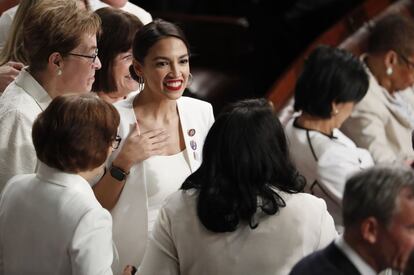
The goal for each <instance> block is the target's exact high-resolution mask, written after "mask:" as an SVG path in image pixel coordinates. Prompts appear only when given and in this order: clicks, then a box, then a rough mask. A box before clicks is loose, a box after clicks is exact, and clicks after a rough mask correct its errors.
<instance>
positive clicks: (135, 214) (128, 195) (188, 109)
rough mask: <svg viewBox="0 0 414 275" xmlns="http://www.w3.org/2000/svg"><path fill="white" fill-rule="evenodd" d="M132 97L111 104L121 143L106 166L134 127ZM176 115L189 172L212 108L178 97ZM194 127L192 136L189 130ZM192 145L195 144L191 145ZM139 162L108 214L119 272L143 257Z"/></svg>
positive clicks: (143, 209) (144, 208) (144, 231)
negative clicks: (115, 109)
mask: <svg viewBox="0 0 414 275" xmlns="http://www.w3.org/2000/svg"><path fill="white" fill-rule="evenodd" d="M133 101H134V98H133V97H131V98H128V99H126V100H125V101H121V102H119V103H117V104H115V107H116V108H117V109H118V112H119V114H120V116H121V123H120V125H119V130H118V134H119V135H120V136H121V137H122V141H121V144H120V146H119V148H118V150H116V151H115V152H114V153H113V155H112V156H111V157H110V158H109V162H108V167H109V166H110V164H111V163H112V160H113V159H114V158H115V157H116V156H117V154H118V153H119V152H120V150H121V148H122V147H123V144H124V142H125V140H126V138H127V137H128V135H129V134H130V132H131V131H132V130H133V129H134V128H135V127H136V122H137V119H136V117H135V113H134V109H133V105H132V104H133ZM177 108H178V114H179V116H180V122H181V128H182V131H183V136H184V140H185V146H186V148H187V150H186V153H187V156H186V157H187V159H188V160H189V164H190V169H191V172H194V171H195V170H197V168H198V167H199V166H200V164H201V158H202V148H203V145H204V140H205V138H206V135H207V133H208V131H209V129H210V127H211V125H212V124H213V122H214V115H213V108H212V107H211V105H210V104H209V103H207V102H204V101H201V100H197V99H193V98H189V97H181V98H180V99H178V100H177ZM192 129H193V130H194V131H195V133H194V135H193V136H191V135H190V130H192ZM194 144H196V147H195V146H194ZM145 179H146V177H145V174H144V169H143V165H142V163H139V164H136V165H134V166H133V167H131V170H130V174H129V175H128V177H127V180H126V183H125V186H124V189H123V190H122V193H121V195H120V197H119V200H118V202H117V204H116V205H115V207H114V208H113V209H112V211H111V214H112V218H113V238H114V242H115V244H116V246H117V249H118V253H119V260H120V266H119V267H118V269H116V270H117V271H118V272H119V271H121V269H122V267H124V266H125V265H127V264H133V265H139V264H140V263H141V260H142V258H143V256H144V252H145V248H146V245H147V239H148V213H147V212H148V208H147V207H148V202H147V201H148V198H147V188H146V182H145Z"/></svg>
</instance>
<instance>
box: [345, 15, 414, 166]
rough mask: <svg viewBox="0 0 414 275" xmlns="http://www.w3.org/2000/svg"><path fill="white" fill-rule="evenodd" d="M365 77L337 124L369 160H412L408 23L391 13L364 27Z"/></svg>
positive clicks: (413, 42) (413, 103)
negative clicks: (359, 96) (364, 86)
mask: <svg viewBox="0 0 414 275" xmlns="http://www.w3.org/2000/svg"><path fill="white" fill-rule="evenodd" d="M361 60H362V61H363V63H364V65H365V70H366V71H367V73H368V75H369V89H368V92H367V94H366V96H365V97H364V98H363V100H361V101H360V102H359V103H358V104H356V105H355V110H354V111H353V112H352V114H351V116H350V117H349V119H348V120H347V121H346V122H345V123H344V125H343V126H342V128H341V129H342V130H343V132H344V133H345V134H346V135H347V136H349V137H350V138H351V139H352V140H353V141H354V142H355V143H356V144H357V145H358V146H360V147H362V148H366V149H367V150H368V151H369V152H370V153H371V155H372V158H373V159H374V161H375V163H391V162H397V163H407V164H411V163H412V162H413V160H414V151H413V150H412V147H411V131H412V130H413V129H414V93H413V88H412V87H413V84H414V21H413V20H412V18H411V17H406V16H402V15H401V14H393V15H389V16H386V17H383V18H382V19H381V20H378V21H377V22H375V24H374V26H373V27H372V28H370V33H369V37H368V46H367V52H366V53H365V54H363V55H362V56H361Z"/></svg>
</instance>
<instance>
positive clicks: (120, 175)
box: [109, 165, 129, 181]
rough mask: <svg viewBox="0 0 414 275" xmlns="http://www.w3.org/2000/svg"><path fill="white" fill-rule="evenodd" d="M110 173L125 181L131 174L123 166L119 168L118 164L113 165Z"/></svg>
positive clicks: (118, 179)
mask: <svg viewBox="0 0 414 275" xmlns="http://www.w3.org/2000/svg"><path fill="white" fill-rule="evenodd" d="M109 173H110V174H111V176H112V177H113V178H114V179H116V180H117V181H124V180H125V179H126V177H127V176H128V175H129V172H125V171H124V170H122V169H121V168H119V167H117V166H113V165H112V166H111V168H110V169H109Z"/></svg>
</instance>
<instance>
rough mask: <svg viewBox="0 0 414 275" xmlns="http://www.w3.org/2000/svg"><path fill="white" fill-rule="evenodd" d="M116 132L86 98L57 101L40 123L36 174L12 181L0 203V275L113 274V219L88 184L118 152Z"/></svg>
mask: <svg viewBox="0 0 414 275" xmlns="http://www.w3.org/2000/svg"><path fill="white" fill-rule="evenodd" d="M118 125H119V114H118V112H117V111H116V109H115V108H114V107H113V106H112V105H111V104H108V103H106V102H104V101H103V100H101V99H99V98H96V97H94V96H92V95H90V94H89V95H70V96H58V97H56V98H55V99H54V100H53V101H52V102H51V103H50V105H49V106H48V107H47V108H46V109H45V111H44V112H42V113H41V114H40V115H39V116H38V118H37V119H36V121H35V122H34V124H33V131H32V136H33V144H34V148H35V150H36V155H37V157H38V159H39V166H38V169H37V172H36V173H35V174H26V175H18V176H15V177H13V178H12V179H11V180H10V181H9V182H8V183H7V185H6V187H5V188H4V190H3V193H2V195H1V198H0V251H1V253H0V274H85V275H86V274H88V275H92V274H96V275H98V274H112V271H111V264H112V261H113V255H114V254H113V244H112V220H111V215H110V214H109V212H108V211H107V210H105V209H104V208H103V207H102V206H101V205H100V204H99V202H98V201H97V200H96V198H95V196H94V194H93V191H92V188H91V187H90V185H89V183H88V180H90V179H91V178H93V177H94V176H95V175H96V174H99V173H100V172H101V171H102V169H103V167H104V163H105V160H106V158H107V157H108V155H109V154H110V152H111V151H112V150H113V148H116V147H117V144H118V143H119V140H118V139H117V128H118ZM126 274H127V273H126Z"/></svg>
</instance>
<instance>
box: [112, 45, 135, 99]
mask: <svg viewBox="0 0 414 275" xmlns="http://www.w3.org/2000/svg"><path fill="white" fill-rule="evenodd" d="M132 59H133V58H132V50H129V51H127V52H124V53H120V54H118V55H116V57H115V59H114V61H113V65H112V66H113V67H112V71H113V77H114V81H115V85H116V90H117V91H116V93H112V94H113V95H114V96H119V97H122V96H126V95H127V94H129V93H130V92H133V91H137V90H138V86H139V84H138V82H136V81H135V80H134V79H132V77H131V74H130V73H129V67H130V66H131V65H132Z"/></svg>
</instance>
